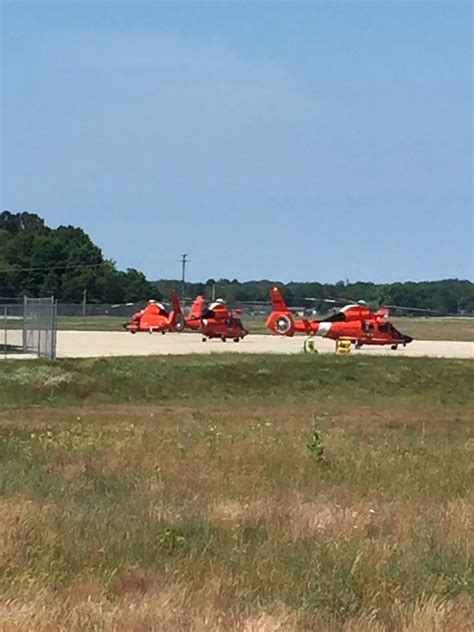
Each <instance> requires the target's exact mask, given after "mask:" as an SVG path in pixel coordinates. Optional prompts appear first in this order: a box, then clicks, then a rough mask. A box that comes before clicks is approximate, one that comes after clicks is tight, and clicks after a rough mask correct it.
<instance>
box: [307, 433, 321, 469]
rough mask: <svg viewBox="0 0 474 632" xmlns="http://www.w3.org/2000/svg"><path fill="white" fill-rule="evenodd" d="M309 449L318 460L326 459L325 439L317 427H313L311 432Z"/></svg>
mask: <svg viewBox="0 0 474 632" xmlns="http://www.w3.org/2000/svg"><path fill="white" fill-rule="evenodd" d="M307 445H308V450H309V451H310V452H311V454H312V455H313V456H314V458H315V459H316V460H317V461H322V460H323V459H324V446H323V440H322V438H321V434H320V432H319V431H318V429H317V428H316V427H313V432H312V433H311V438H310V442H309V443H308V444H307Z"/></svg>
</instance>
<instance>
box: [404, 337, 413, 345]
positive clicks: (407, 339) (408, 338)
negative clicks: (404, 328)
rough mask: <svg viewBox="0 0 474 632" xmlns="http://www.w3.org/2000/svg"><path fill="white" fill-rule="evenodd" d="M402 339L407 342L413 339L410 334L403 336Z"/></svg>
mask: <svg viewBox="0 0 474 632" xmlns="http://www.w3.org/2000/svg"><path fill="white" fill-rule="evenodd" d="M403 340H404V341H405V342H406V343H407V344H408V343H409V342H411V341H412V340H413V338H412V337H411V336H405V335H404V336H403Z"/></svg>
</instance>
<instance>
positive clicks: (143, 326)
mask: <svg viewBox="0 0 474 632" xmlns="http://www.w3.org/2000/svg"><path fill="white" fill-rule="evenodd" d="M170 298H171V311H168V310H167V309H166V308H165V306H164V305H163V304H162V303H159V302H157V301H154V300H150V301H148V304H147V305H146V307H144V308H143V309H142V310H141V311H139V312H136V313H135V314H133V315H132V316H131V318H130V320H129V321H128V323H125V324H124V325H123V327H124V329H126V330H127V331H129V332H130V333H132V334H136V333H137V331H147V332H148V333H150V334H152V333H154V332H161V333H162V334H165V333H166V332H167V331H183V329H184V325H185V320H184V316H183V313H182V311H181V306H180V304H179V300H178V295H177V294H176V292H171V296H170Z"/></svg>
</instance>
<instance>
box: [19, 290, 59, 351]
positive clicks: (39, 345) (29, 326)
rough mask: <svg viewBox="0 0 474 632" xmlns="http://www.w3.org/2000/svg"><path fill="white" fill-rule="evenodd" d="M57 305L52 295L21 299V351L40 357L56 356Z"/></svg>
mask: <svg viewBox="0 0 474 632" xmlns="http://www.w3.org/2000/svg"><path fill="white" fill-rule="evenodd" d="M56 314H57V307H56V301H55V300H54V297H53V296H51V297H49V298H30V297H28V296H25V297H24V301H23V351H24V352H25V353H34V354H36V355H37V356H38V357H40V358H48V359H49V360H54V359H55V358H56V334H57V318H56Z"/></svg>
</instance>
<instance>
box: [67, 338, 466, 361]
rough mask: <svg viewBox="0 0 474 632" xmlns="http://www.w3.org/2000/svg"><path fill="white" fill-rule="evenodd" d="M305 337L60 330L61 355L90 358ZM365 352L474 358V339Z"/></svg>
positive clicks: (279, 343)
mask: <svg viewBox="0 0 474 632" xmlns="http://www.w3.org/2000/svg"><path fill="white" fill-rule="evenodd" d="M303 343H304V336H294V337H293V338H286V337H281V336H276V335H264V334H254V335H249V336H247V337H246V338H245V339H244V340H243V341H241V342H239V343H235V342H232V341H228V342H226V343H223V342H222V341H221V340H208V341H207V342H202V340H201V336H200V335H199V334H192V333H183V334H177V333H172V334H170V333H168V334H165V335H162V334H148V333H138V334H135V335H132V334H130V333H128V332H120V331H117V332H115V331H113V332H101V331H59V332H58V344H57V353H58V357H62V358H64V357H68V358H87V357H98V356H133V355H157V354H158V355H163V354H164V355H167V354H185V353H223V352H233V353H236V352H240V353H300V352H301V351H302V348H303ZM315 346H316V348H317V350H318V351H319V352H321V353H333V352H334V350H335V342H334V341H333V340H327V339H324V338H316V339H315ZM352 353H357V354H362V355H365V354H367V355H395V356H428V357H432V358H436V357H438V358H471V359H474V342H453V341H443V340H415V341H413V342H412V343H410V344H409V345H407V346H406V347H405V348H404V347H399V348H398V349H397V351H392V350H391V349H390V347H388V346H385V347H362V349H360V350H355V349H354V348H353V349H352Z"/></svg>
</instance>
